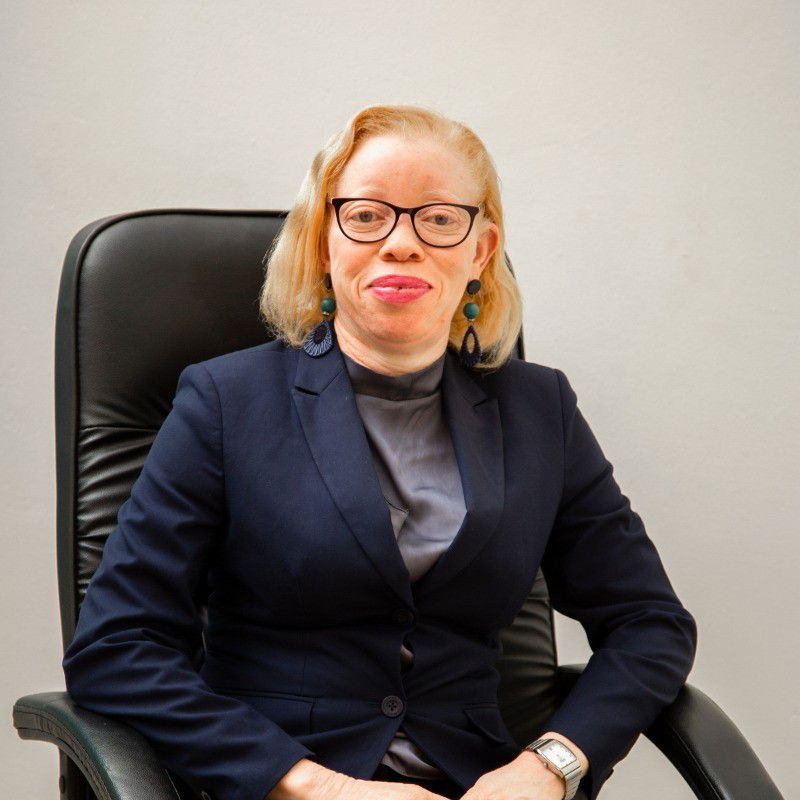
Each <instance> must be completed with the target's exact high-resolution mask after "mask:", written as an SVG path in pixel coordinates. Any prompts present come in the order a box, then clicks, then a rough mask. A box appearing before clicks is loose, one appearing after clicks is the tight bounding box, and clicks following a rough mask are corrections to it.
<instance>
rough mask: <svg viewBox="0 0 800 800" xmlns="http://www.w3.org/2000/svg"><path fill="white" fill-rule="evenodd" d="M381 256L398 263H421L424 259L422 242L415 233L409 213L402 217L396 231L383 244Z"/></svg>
mask: <svg viewBox="0 0 800 800" xmlns="http://www.w3.org/2000/svg"><path fill="white" fill-rule="evenodd" d="M380 256H381V258H384V259H387V260H391V259H395V260H396V261H407V260H409V259H413V260H416V261H419V260H420V259H422V258H423V257H424V251H423V249H422V242H421V241H420V239H419V237H418V236H417V234H416V232H415V231H414V226H413V225H412V224H411V215H410V214H408V213H407V212H406V213H403V214H401V215H400V217H399V219H398V220H397V225H395V226H394V230H393V231H392V232H391V233H390V234H389V235H388V236H387V237H386V238H385V239H384V240H383V241H382V242H381V249H380Z"/></svg>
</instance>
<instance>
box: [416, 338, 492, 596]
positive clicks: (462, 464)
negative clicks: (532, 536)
mask: <svg viewBox="0 0 800 800" xmlns="http://www.w3.org/2000/svg"><path fill="white" fill-rule="evenodd" d="M442 396H443V400H444V411H445V417H446V421H447V424H448V427H449V429H450V436H451V439H452V441H453V449H454V451H455V456H456V461H457V462H458V469H459V471H460V473H461V485H462V488H463V491H464V502H465V505H466V508H467V511H466V514H465V516H464V521H463V523H462V525H461V528H460V529H459V531H458V533H457V534H456V537H455V539H454V540H453V542H452V543H451V545H450V547H449V548H448V549H447V550H445V551H444V553H442V555H441V556H440V557H439V558H438V559H437V561H436V563H435V564H434V565H433V566H432V567H431V568H430V569H429V570H428V571H427V572H426V573H425V574H424V575H423V576H422V578H420V579H419V580H418V581H416V582H415V583H414V584H412V590H413V594H414V596H415V597H416V598H420V597H422V595H424V594H425V593H427V592H430V591H431V590H432V589H434V588H436V587H438V586H441V585H442V584H444V583H446V582H447V581H449V580H451V579H452V578H454V577H455V576H456V575H457V574H458V573H459V572H460V571H461V570H462V569H464V568H465V567H466V566H467V564H469V562H470V561H472V559H474V558H475V557H476V556H477V555H478V553H479V552H480V551H481V549H482V548H483V547H484V546H485V545H486V544H487V542H488V541H489V539H490V538H491V536H492V534H493V533H494V531H495V528H497V525H498V524H499V522H500V517H501V516H502V513H503V507H504V499H505V472H504V466H503V432H502V427H501V423H500V411H499V409H498V402H497V399H496V398H494V397H490V396H489V395H487V393H486V392H485V391H484V390H483V389H482V388H481V386H480V385H479V382H478V379H476V378H475V377H473V376H472V374H471V373H470V372H469V371H468V370H466V369H465V368H464V367H463V366H461V364H460V362H459V359H458V356H457V354H456V353H455V352H454V351H453V350H451V349H450V348H448V350H447V357H446V358H445V364H444V373H443V376H442Z"/></svg>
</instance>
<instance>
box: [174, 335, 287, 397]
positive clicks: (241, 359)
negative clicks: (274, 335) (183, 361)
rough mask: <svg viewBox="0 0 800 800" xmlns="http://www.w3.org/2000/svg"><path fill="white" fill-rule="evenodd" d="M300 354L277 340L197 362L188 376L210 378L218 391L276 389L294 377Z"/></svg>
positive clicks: (189, 366) (188, 369)
mask: <svg viewBox="0 0 800 800" xmlns="http://www.w3.org/2000/svg"><path fill="white" fill-rule="evenodd" d="M297 353H298V350H297V349H296V348H293V347H289V346H287V345H286V344H285V343H284V342H283V341H282V340H280V339H275V340H272V341H269V342H264V343H262V344H257V345H254V346H252V347H245V348H243V349H241V350H232V351H230V352H228V353H222V354H221V355H218V356H213V357H212V358H207V359H204V360H203V361H197V362H194V363H192V364H189V365H188V366H187V367H186V368H185V370H184V372H198V371H199V372H202V373H205V374H207V375H208V376H209V377H210V378H211V380H212V381H213V383H214V385H215V387H216V388H217V390H218V391H221V390H227V391H230V390H234V391H236V390H241V389H243V388H245V387H246V386H248V385H251V386H254V385H257V386H259V387H261V388H263V386H265V385H266V386H270V385H273V386H274V385H276V384H278V383H280V382H281V381H280V379H281V378H282V377H283V376H285V375H286V376H288V375H291V374H293V372H294V367H295V364H296V359H297Z"/></svg>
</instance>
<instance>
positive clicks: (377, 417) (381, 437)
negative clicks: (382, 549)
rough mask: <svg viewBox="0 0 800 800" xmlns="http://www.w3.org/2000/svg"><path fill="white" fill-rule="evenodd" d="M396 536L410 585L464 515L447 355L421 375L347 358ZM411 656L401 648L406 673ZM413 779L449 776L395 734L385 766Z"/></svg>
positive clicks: (402, 734) (433, 559) (446, 542)
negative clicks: (447, 393)
mask: <svg viewBox="0 0 800 800" xmlns="http://www.w3.org/2000/svg"><path fill="white" fill-rule="evenodd" d="M342 355H343V356H344V361H345V365H346V366H347V371H348V373H349V375H350V381H351V383H352V386H353V391H354V393H355V400H356V404H357V405H358V410H359V414H360V415H361V420H362V422H363V423H364V430H365V432H366V434H367V440H368V441H369V445H370V450H371V452H372V459H373V462H374V464H375V469H376V471H377V473H378V479H379V481H380V485H381V489H382V490H383V496H384V498H385V500H386V503H387V505H388V507H389V515H390V517H391V520H392V527H393V529H394V535H395V538H396V539H397V544H398V547H399V549H400V553H401V554H402V556H403V561H404V562H405V565H406V568H407V569H408V571H409V575H410V580H411V582H412V583H413V582H414V581H417V580H419V579H420V578H421V577H422V576H423V575H424V574H425V573H426V572H427V571H428V570H429V569H430V568H431V567H432V566H433V564H434V563H435V562H436V560H437V559H438V558H439V556H440V555H441V554H442V553H443V552H444V551H445V550H446V549H447V548H448V547H449V546H450V543H451V542H452V541H453V538H454V537H455V535H456V533H457V532H458V530H459V528H460V527H461V523H462V521H463V519H464V515H465V513H466V506H465V503H464V493H463V491H462V487H461V475H460V473H459V471H458V463H457V462H456V458H455V453H454V452H453V444H452V441H451V439H450V431H449V429H448V427H447V421H446V420H445V417H444V412H443V406H442V393H441V381H442V374H443V370H444V360H445V357H446V355H447V354H446V353H442V355H441V356H440V357H439V358H438V359H437V360H436V361H434V362H433V363H432V364H430V365H429V366H427V367H425V368H424V369H421V370H419V371H417V372H408V373H405V374H402V375H383V374H381V373H379V372H375V371H373V370H371V369H369V368H367V367H365V366H364V365H363V364H360V363H359V362H357V361H354V360H353V359H352V358H350V357H349V356H347V355H345V354H344V353H342ZM413 661H414V653H413V652H412V651H411V650H410V649H409V647H408V646H407V644H406V642H404V643H403V644H402V645H401V649H400V662H401V668H402V669H403V670H407V669H408V668H409V667H410V666H411V664H412V663H413ZM381 763H383V764H386V765H387V766H389V767H391V768H392V769H394V770H396V771H397V772H400V773H402V774H404V775H407V776H408V777H412V778H442V777H446V776H445V775H444V773H443V772H442V771H441V770H439V769H438V767H436V766H434V765H433V764H431V763H430V762H429V761H428V760H427V759H426V757H425V755H424V753H423V752H422V751H421V750H420V749H419V747H417V745H416V744H415V743H414V742H413V741H411V740H410V739H409V738H408V737H407V736H406V734H405V732H404V731H403V729H402V727H401V728H399V729H398V731H397V733H396V735H395V737H394V739H392V741H391V742H390V744H389V747H388V749H387V751H386V753H385V755H384V757H383V759H382V760H381Z"/></svg>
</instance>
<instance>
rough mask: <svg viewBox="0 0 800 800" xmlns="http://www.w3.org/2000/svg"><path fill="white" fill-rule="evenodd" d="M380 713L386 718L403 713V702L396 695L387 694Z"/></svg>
mask: <svg viewBox="0 0 800 800" xmlns="http://www.w3.org/2000/svg"><path fill="white" fill-rule="evenodd" d="M381 711H383V713H384V714H386V716H387V717H396V716H398V715H399V714H402V713H403V701H402V700H401V699H400V698H399V697H398V696H397V695H396V694H389V695H387V696H386V697H384V698H383V702H382V703H381Z"/></svg>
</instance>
